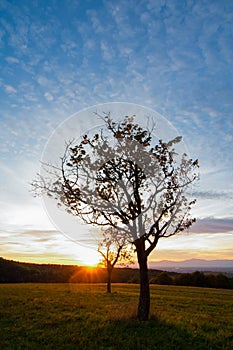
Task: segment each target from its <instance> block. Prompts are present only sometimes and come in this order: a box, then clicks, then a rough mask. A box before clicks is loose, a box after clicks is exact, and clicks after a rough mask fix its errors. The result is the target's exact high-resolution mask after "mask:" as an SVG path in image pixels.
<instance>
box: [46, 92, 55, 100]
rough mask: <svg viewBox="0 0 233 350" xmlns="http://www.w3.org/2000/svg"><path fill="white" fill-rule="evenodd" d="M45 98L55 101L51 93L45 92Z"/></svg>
mask: <svg viewBox="0 0 233 350" xmlns="http://www.w3.org/2000/svg"><path fill="white" fill-rule="evenodd" d="M44 97H45V98H46V100H47V101H49V102H50V101H53V100H54V97H53V95H52V94H50V92H45V94H44Z"/></svg>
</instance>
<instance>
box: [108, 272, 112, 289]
mask: <svg viewBox="0 0 233 350" xmlns="http://www.w3.org/2000/svg"><path fill="white" fill-rule="evenodd" d="M111 283H112V267H107V293H111V292H112V286H111Z"/></svg>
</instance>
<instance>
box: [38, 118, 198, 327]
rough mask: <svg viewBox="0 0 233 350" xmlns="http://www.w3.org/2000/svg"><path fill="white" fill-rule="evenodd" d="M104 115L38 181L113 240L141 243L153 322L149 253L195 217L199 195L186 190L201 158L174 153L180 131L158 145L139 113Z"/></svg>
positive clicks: (143, 300) (146, 306)
mask: <svg viewBox="0 0 233 350" xmlns="http://www.w3.org/2000/svg"><path fill="white" fill-rule="evenodd" d="M100 117H101V118H102V119H103V120H104V123H105V126H104V127H103V128H102V129H101V130H100V131H99V132H98V133H96V134H95V135H91V136H89V135H84V136H83V137H82V140H81V141H80V142H79V143H76V144H74V143H72V142H71V143H69V144H67V146H66V150H65V152H64V155H63V157H62V159H61V164H60V165H59V166H53V165H51V164H48V165H46V164H45V165H44V167H45V169H46V170H47V175H43V176H40V177H39V178H38V179H37V180H36V181H34V183H33V187H34V191H35V193H36V192H39V194H45V195H48V196H52V197H53V198H54V199H55V200H56V201H57V202H58V204H59V205H63V206H64V207H65V208H66V210H67V212H68V213H70V214H73V215H75V216H78V217H80V218H81V219H82V220H83V221H84V222H85V223H87V224H91V225H97V226H100V227H106V228H109V227H112V228H114V230H113V234H114V236H113V240H118V241H120V240H122V239H123V240H125V241H128V242H129V243H132V244H133V245H134V246H135V250H136V253H137V260H138V264H139V272H140V296H139V303H138V318H139V319H140V320H148V318H149V310H150V290H149V278H148V264H147V261H148V256H149V255H150V253H151V252H152V251H153V250H154V248H155V247H156V245H157V243H158V240H159V239H160V238H162V237H171V236H174V235H176V234H177V233H179V232H182V231H184V230H186V229H188V228H189V227H190V226H191V225H192V223H193V222H194V221H195V219H193V218H192V217H191V215H190V210H191V206H192V205H193V204H194V203H195V200H189V199H188V197H189V196H188V194H187V190H188V189H189V188H190V186H191V184H192V183H193V181H194V180H195V179H196V178H197V173H196V171H197V168H198V161H197V160H192V159H188V157H187V154H185V153H184V154H183V155H178V154H177V153H176V151H175V147H176V145H177V144H179V142H180V141H181V137H176V138H175V139H173V140H171V141H169V142H163V141H162V140H159V141H158V142H157V144H154V140H153V135H152V130H148V129H147V128H146V129H145V128H142V127H141V126H140V125H138V124H137V123H135V118H134V117H124V118H123V120H122V121H120V122H116V121H114V120H113V119H112V118H111V116H110V114H104V115H103V116H100Z"/></svg>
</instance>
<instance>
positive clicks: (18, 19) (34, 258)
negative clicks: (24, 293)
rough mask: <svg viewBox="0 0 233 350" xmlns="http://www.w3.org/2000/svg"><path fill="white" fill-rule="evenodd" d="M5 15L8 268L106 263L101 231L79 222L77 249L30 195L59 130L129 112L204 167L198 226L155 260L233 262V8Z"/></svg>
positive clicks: (2, 232)
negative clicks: (116, 109)
mask: <svg viewBox="0 0 233 350" xmlns="http://www.w3.org/2000/svg"><path fill="white" fill-rule="evenodd" d="M0 7H1V30H0V45H1V73H0V75H1V76H0V87H1V89H0V102H1V103H0V140H1V150H0V212H1V216H0V243H1V244H0V257H1V256H2V257H4V258H6V259H12V260H18V261H27V262H38V263H58V264H77V265H86V266H96V265H97V264H98V263H99V261H100V260H101V256H100V255H99V254H98V253H97V247H98V243H99V242H98V240H97V239H96V236H95V233H96V231H95V230H96V227H94V228H93V227H90V226H87V225H85V224H83V223H80V222H77V226H75V230H74V232H75V234H77V235H78V236H79V240H78V241H77V240H76V238H75V237H74V239H73V237H71V239H70V233H71V231H70V230H69V228H68V229H67V231H66V232H64V230H63V229H62V228H61V227H60V226H59V225H58V226H59V227H58V226H56V224H55V223H54V222H51V221H50V219H49V218H48V216H47V214H46V210H45V206H44V204H43V201H42V200H41V198H34V197H33V195H32V193H31V185H30V184H31V182H32V180H33V179H34V178H35V176H36V174H37V173H38V172H39V171H40V165H41V160H42V159H43V154H44V153H43V150H44V149H45V145H47V144H48V140H49V139H50V137H51V135H54V131H55V130H56V129H57V128H58V127H59V125H61V124H62V123H64V122H65V121H66V120H67V119H68V118H69V117H70V116H74V115H75V114H76V113H77V112H78V111H81V110H83V109H87V108H89V107H91V106H95V105H96V104H103V103H111V102H120V101H124V102H126V103H132V104H137V105H142V106H145V107H146V108H149V109H151V110H153V111H156V112H158V113H159V114H160V115H162V116H163V117H164V118H166V120H167V121H168V122H167V123H168V125H172V127H174V128H175V130H177V132H178V135H177V136H179V135H182V137H183V141H184V144H185V146H186V147H187V149H188V152H189V154H190V156H191V157H193V159H196V158H198V159H199V164H200V180H199V181H198V183H197V184H196V185H195V186H194V188H193V196H194V198H196V199H197V203H196V205H195V208H194V209H193V216H194V217H196V218H197V223H196V224H195V225H193V227H192V228H191V229H190V230H189V232H184V233H182V234H179V235H177V236H176V237H174V238H168V239H161V241H160V242H159V243H158V246H157V247H156V250H155V251H154V252H153V254H152V255H151V256H150V260H151V261H158V260H163V259H170V260H185V259H192V258H200V259H233V239H232V237H233V187H232V184H233V182H232V174H233V163H232V154H233V137H232V135H233V121H232V110H233V70H232V61H233V59H232V58H233V46H232V42H233V36H232V18H233V17H232V13H233V12H232V11H233V7H232V1H219V0H206V1H180V0H174V1H168V0H163V1H155V0H142V1H136V2H134V1H127V2H125V1H124V0H119V1H116V2H114V1H94V0H90V1H76V0H70V1H69V2H67V3H66V2H64V4H63V5H62V7H61V6H59V5H58V2H56V1H51V0H48V1H46V2H40V1H28V0H21V1H9V0H3V2H2V3H1V5H0ZM107 112H108V111H107ZM99 122H100V121H99V119H98V118H97V116H96V115H95V116H93V114H92V115H90V116H87V117H85V118H83V119H82V120H79V121H78V123H77V125H78V126H77V125H76V127H75V128H74V126H73V128H72V125H71V126H70V125H69V130H70V131H72V133H70V134H69V135H72V137H74V138H76V137H77V138H78V137H79V136H80V135H79V134H78V130H82V131H83V130H86V129H85V128H89V129H90V128H91V127H94V126H96V125H97V124H98V125H99ZM156 127H157V130H156ZM59 130H60V129H59ZM76 133H77V135H76ZM160 133H161V127H160V124H159V123H157V124H156V125H155V134H156V135H160ZM61 135H62V133H61ZM61 138H62V137H61ZM65 141H69V139H68V140H65ZM59 142H60V139H59ZM62 142H64V140H61V145H62ZM56 151H57V149H56V148H55V152H56ZM58 158H59V157H58ZM59 159H60V158H59ZM58 217H59V219H60V221H61V223H64V222H65V221H64V220H65V219H64V220H63V218H64V217H63V214H62V213H59V215H58ZM72 219H74V217H72ZM75 219H76V218H75ZM90 230H93V231H90ZM80 237H81V238H80Z"/></svg>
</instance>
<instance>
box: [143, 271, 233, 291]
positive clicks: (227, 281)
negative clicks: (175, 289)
mask: <svg viewBox="0 0 233 350" xmlns="http://www.w3.org/2000/svg"><path fill="white" fill-rule="evenodd" d="M150 283H152V284H153V283H155V284H166V285H176V286H192V287H207V288H224V289H233V278H228V277H227V276H225V275H224V274H223V273H203V272H199V271H196V272H193V273H179V274H175V275H173V276H171V274H169V272H165V271H161V272H159V273H158V274H157V275H156V276H154V277H152V278H151V279H150Z"/></svg>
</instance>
